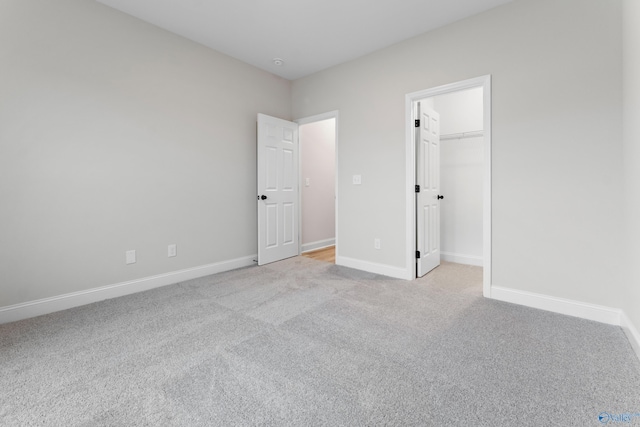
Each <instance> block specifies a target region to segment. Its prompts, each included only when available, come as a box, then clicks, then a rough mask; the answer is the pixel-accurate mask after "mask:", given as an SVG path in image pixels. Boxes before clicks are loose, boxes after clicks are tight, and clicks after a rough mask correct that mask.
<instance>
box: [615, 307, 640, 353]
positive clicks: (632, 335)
mask: <svg viewBox="0 0 640 427" xmlns="http://www.w3.org/2000/svg"><path fill="white" fill-rule="evenodd" d="M620 326H622V330H623V331H624V333H625V334H626V335H627V338H629V342H630V343H631V347H632V348H633V350H634V351H635V352H636V355H637V356H638V359H640V332H638V329H636V327H635V325H634V324H633V323H631V320H630V319H629V317H628V316H627V314H626V313H625V312H624V311H623V312H622V316H621V318H620Z"/></svg>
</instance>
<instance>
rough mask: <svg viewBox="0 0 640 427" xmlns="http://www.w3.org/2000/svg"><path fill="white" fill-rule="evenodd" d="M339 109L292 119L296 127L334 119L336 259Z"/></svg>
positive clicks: (299, 222)
mask: <svg viewBox="0 0 640 427" xmlns="http://www.w3.org/2000/svg"><path fill="white" fill-rule="evenodd" d="M338 116H339V111H338V110H334V111H329V112H326V113H322V114H316V115H314V116H309V117H304V118H302V119H298V120H294V122H295V123H297V124H298V128H299V127H300V126H302V125H306V124H309V123H315V122H321V121H323V120H328V119H335V120H336V121H335V190H334V191H335V197H336V203H335V212H334V215H335V223H336V229H335V235H336V243H335V248H336V249H335V256H336V260H337V259H338V182H339V181H338V129H339V117H338ZM298 154H299V155H301V154H302V150H299V151H298ZM298 164H302V159H299V161H298ZM298 171H299V175H300V176H299V177H298V182H299V185H298V200H299V201H300V203H299V204H298V212H299V213H298V218H300V221H298V252H299V253H298V255H299V254H300V253H301V252H302V180H303V177H302V168H299V169H298Z"/></svg>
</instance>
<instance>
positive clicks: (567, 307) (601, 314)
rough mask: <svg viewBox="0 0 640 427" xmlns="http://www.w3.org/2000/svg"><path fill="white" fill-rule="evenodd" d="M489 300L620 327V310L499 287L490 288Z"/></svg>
mask: <svg viewBox="0 0 640 427" xmlns="http://www.w3.org/2000/svg"><path fill="white" fill-rule="evenodd" d="M491 298H492V299H496V300H499V301H505V302H510V303H514V304H520V305H524V306H527V307H533V308H538V309H540V310H546V311H552V312H554V313H560V314H566V315H568V316H574V317H580V318H582V319H588V320H594V321H596V322H601V323H607V324H609V325H616V326H620V320H621V314H622V310H620V309H617V308H611V307H605V306H601V305H595V304H588V303H584V302H580V301H574V300H569V299H564V298H557V297H551V296H548V295H542V294H534V293H532V292H526V291H519V290H515V289H508V288H503V287H499V286H492V287H491Z"/></svg>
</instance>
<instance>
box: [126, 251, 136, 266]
mask: <svg viewBox="0 0 640 427" xmlns="http://www.w3.org/2000/svg"><path fill="white" fill-rule="evenodd" d="M125 262H126V263H127V264H135V263H136V251H135V250H133V251H127V252H125Z"/></svg>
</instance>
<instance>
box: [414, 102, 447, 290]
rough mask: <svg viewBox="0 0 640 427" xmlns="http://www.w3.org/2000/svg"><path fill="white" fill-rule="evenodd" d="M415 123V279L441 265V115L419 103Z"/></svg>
mask: <svg viewBox="0 0 640 427" xmlns="http://www.w3.org/2000/svg"><path fill="white" fill-rule="evenodd" d="M418 117H419V120H420V121H419V122H418V123H416V124H417V125H418V126H416V181H417V182H416V209H417V212H416V228H417V230H416V250H417V253H416V259H417V266H416V275H417V276H418V277H422V276H424V275H425V274H427V273H428V272H429V271H431V270H433V269H434V268H436V267H437V266H439V265H440V199H442V198H443V196H441V195H440V115H439V114H438V113H437V112H435V111H433V110H431V109H429V108H426V107H425V106H424V103H420V102H419V103H418Z"/></svg>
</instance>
